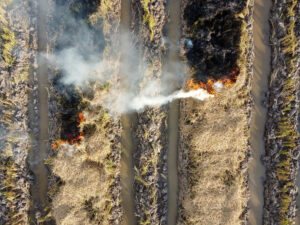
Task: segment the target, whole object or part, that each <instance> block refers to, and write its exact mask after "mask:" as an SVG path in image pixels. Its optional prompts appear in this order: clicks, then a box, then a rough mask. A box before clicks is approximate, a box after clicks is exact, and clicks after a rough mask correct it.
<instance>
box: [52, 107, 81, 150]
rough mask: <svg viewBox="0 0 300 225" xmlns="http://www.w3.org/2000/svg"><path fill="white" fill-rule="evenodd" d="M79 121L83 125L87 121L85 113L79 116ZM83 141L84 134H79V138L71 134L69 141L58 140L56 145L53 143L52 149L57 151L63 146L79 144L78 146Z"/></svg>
mask: <svg viewBox="0 0 300 225" xmlns="http://www.w3.org/2000/svg"><path fill="white" fill-rule="evenodd" d="M77 121H78V122H79V123H83V122H85V121H86V119H85V117H84V115H83V113H79V114H78V119H77ZM82 140H83V133H82V132H79V135H77V136H74V135H73V134H69V135H68V138H67V140H63V139H60V140H57V141H55V142H54V143H52V145H51V147H52V149H57V148H58V147H60V146H61V145H63V144H68V145H74V144H77V145H78V144H80V142H81V141H82Z"/></svg>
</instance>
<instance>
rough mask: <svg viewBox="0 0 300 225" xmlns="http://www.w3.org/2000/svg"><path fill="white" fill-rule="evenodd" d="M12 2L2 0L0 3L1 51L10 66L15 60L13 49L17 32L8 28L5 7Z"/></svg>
mask: <svg viewBox="0 0 300 225" xmlns="http://www.w3.org/2000/svg"><path fill="white" fill-rule="evenodd" d="M11 2H12V1H11V0H2V1H1V3H0V41H1V42H0V53H1V56H2V58H3V60H4V62H5V64H6V65H7V66H8V67H11V66H13V64H14V62H15V57H14V56H13V55H12V50H13V48H14V47H15V45H16V39H15V34H14V32H12V31H11V30H10V29H9V28H8V25H7V21H6V19H5V8H6V7H7V6H8V5H9V4H10V3H11Z"/></svg>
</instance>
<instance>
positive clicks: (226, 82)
mask: <svg viewBox="0 0 300 225" xmlns="http://www.w3.org/2000/svg"><path fill="white" fill-rule="evenodd" d="M239 72H240V69H239V68H236V69H234V70H233V71H232V72H231V73H230V74H229V75H226V76H225V77H224V78H221V79H219V80H215V79H212V78H209V79H207V82H206V83H203V82H202V81H196V80H195V79H194V78H190V79H189V80H188V82H187V85H188V87H189V88H190V89H192V90H197V89H199V88H202V89H204V90H206V91H207V92H208V93H209V94H212V95H215V94H216V90H215V88H214V84H215V83H220V84H222V85H223V86H224V87H228V86H231V85H233V84H235V82H236V80H237V78H238V74H239Z"/></svg>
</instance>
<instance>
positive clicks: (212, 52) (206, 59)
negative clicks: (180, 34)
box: [184, 10, 242, 81]
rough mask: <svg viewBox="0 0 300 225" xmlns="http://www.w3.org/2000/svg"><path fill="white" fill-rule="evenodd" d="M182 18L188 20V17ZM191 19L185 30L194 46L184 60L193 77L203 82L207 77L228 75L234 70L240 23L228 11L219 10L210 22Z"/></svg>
mask: <svg viewBox="0 0 300 225" xmlns="http://www.w3.org/2000/svg"><path fill="white" fill-rule="evenodd" d="M188 12H189V13H191V12H190V11H188ZM184 17H185V18H186V19H187V20H188V21H189V17H190V16H189V14H187V13H186V14H185V15H184ZM191 17H192V18H193V19H192V20H191V21H195V22H193V23H192V25H191V26H188V27H187V28H188V30H189V31H190V32H189V33H190V34H191V35H190V37H189V38H190V39H191V40H192V42H193V45H194V46H193V48H192V49H191V50H190V51H189V52H188V53H187V54H186V58H187V60H188V63H189V65H190V66H191V67H192V68H193V69H194V70H193V71H194V74H193V75H194V77H195V78H197V79H198V80H203V81H205V80H206V78H207V77H210V78H211V77H212V78H214V79H220V78H222V77H223V76H226V75H227V74H230V73H231V71H232V70H234V69H235V68H237V59H238V56H239V54H240V51H239V43H240V36H241V26H242V21H241V20H240V19H238V18H236V17H235V12H233V11H231V10H226V11H222V12H220V13H218V14H217V15H216V16H214V17H213V18H212V19H206V18H202V17H200V18H198V19H195V18H194V15H191ZM188 24H191V23H189V22H188Z"/></svg>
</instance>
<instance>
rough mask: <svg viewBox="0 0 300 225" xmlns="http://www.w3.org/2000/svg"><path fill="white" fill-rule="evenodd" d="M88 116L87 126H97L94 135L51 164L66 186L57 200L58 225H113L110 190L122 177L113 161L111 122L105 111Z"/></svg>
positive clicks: (62, 152)
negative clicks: (118, 175)
mask: <svg viewBox="0 0 300 225" xmlns="http://www.w3.org/2000/svg"><path fill="white" fill-rule="evenodd" d="M95 112H96V110H95ZM85 115H86V119H87V120H86V122H85V123H87V124H95V125H96V126H97V128H96V131H95V133H94V135H92V136H91V137H89V138H87V139H85V140H84V141H83V143H82V144H81V145H79V146H73V148H71V147H69V148H64V147H61V149H60V150H59V152H58V155H57V156H56V157H55V158H54V159H53V161H52V162H51V164H52V170H53V173H54V174H56V175H57V176H59V177H60V178H61V179H62V180H63V182H64V185H63V186H62V187H61V188H60V190H59V192H58V194H57V195H56V196H55V198H54V199H53V216H54V217H55V219H56V222H57V224H64V225H68V224H70V225H71V224H72V225H75V224H78V225H79V224H80V225H81V224H110V223H109V219H110V208H111V206H110V205H111V201H112V199H111V195H110V188H111V184H112V183H113V182H114V179H115V175H116V174H117V173H118V171H117V167H116V165H114V162H112V161H111V159H110V158H109V156H110V154H111V152H112V149H111V142H110V139H109V138H108V137H107V132H109V129H105V128H104V127H106V126H108V127H109V125H108V123H110V122H111V121H110V118H109V117H108V115H107V114H106V113H105V112H104V111H102V113H86V114H85ZM83 125H84V124H83ZM116 163H117V162H116Z"/></svg>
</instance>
